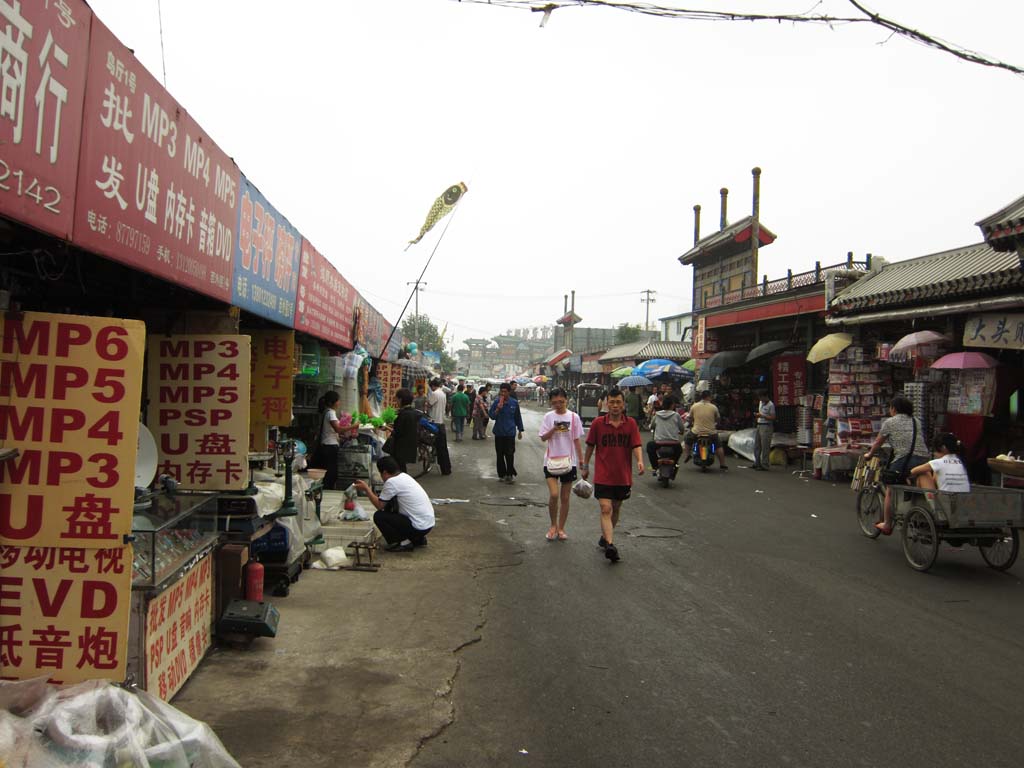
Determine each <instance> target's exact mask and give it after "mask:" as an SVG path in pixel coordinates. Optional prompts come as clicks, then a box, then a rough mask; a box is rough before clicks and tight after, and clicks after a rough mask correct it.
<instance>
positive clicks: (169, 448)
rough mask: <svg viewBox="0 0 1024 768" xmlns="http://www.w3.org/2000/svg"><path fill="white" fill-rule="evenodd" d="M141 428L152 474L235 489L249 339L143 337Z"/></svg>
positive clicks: (201, 487) (241, 478)
mask: <svg viewBox="0 0 1024 768" xmlns="http://www.w3.org/2000/svg"><path fill="white" fill-rule="evenodd" d="M148 362H149V372H148V390H149V407H148V409H147V411H146V425H147V426H148V427H149V430H150V431H151V432H152V433H153V438H154V439H155V440H156V447H157V454H158V456H159V463H158V466H157V473H158V474H166V475H170V476H171V477H173V478H175V479H176V480H177V481H178V482H179V483H180V485H181V487H182V488H185V489H189V490H198V491H236V490H241V489H243V488H245V486H246V484H247V483H248V480H249V465H248V452H249V451H248V448H249V380H250V370H249V337H248V336H235V335H230V336H228V335H212V334H211V335H207V334H204V335H197V336H166V337H161V338H155V339H150V341H149V358H148Z"/></svg>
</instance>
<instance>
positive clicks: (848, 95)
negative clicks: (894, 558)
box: [90, 0, 1024, 342]
mask: <svg viewBox="0 0 1024 768" xmlns="http://www.w3.org/2000/svg"><path fill="white" fill-rule="evenodd" d="M662 4H665V5H671V4H674V3H673V0H665V2H663V3H662ZM677 4H682V3H677ZM90 5H91V6H92V8H93V10H94V11H95V12H96V14H97V15H98V16H99V18H100V19H101V20H102V21H103V22H104V23H105V24H107V26H109V27H110V28H111V29H112V31H113V32H114V33H115V34H116V35H117V36H118V37H119V38H120V39H121V40H122V41H123V42H124V43H125V44H126V45H127V46H128V47H130V48H133V49H134V50H135V54H136V56H137V57H138V58H139V59H140V61H141V62H142V63H143V64H144V65H145V66H146V67H147V68H148V69H149V70H150V71H151V72H153V73H154V74H155V75H156V76H157V79H160V78H161V59H160V38H159V29H158V16H157V0H90ZM685 5H688V6H692V7H708V8H717V9H722V8H726V9H741V10H742V9H754V8H756V9H758V10H761V11H765V10H767V9H771V10H775V11H789V12H799V11H804V10H807V8H808V7H810V6H811V5H812V3H811V2H809V0H759V1H758V2H754V1H753V0H748V1H744V0H689V2H687V3H686V4H685ZM872 7H873V8H874V9H875V10H877V11H878V12H880V13H883V14H885V15H888V16H889V17H892V18H895V19H898V20H900V21H902V22H904V23H906V24H908V25H910V26H915V27H917V28H920V29H922V30H925V31H927V32H929V33H931V34H933V35H935V36H939V37H944V38H947V39H950V40H953V41H955V42H957V43H960V44H962V45H965V46H967V47H969V48H973V49H975V50H980V51H982V52H985V53H987V54H990V55H992V56H995V57H997V58H1002V59H1005V60H1009V61H1011V62H1013V63H1015V64H1017V65H1024V50H1022V48H1021V46H1020V44H1019V40H1020V33H1021V30H1022V29H1024V3H1022V2H1019V0H971V2H957V3H953V2H944V1H937V0H873V6H872ZM820 10H822V11H823V12H828V11H832V12H835V13H837V14H844V15H848V14H849V13H850V11H851V10H852V9H851V8H850V6H848V4H847V3H846V2H845V1H844V0H826V2H824V3H823V4H822V5H821V8H820ZM539 16H540V15H539V14H536V13H529V12H525V11H517V10H509V9H503V8H498V7H486V6H481V5H467V4H464V3H463V4H460V3H456V2H452V1H451V0H360V1H358V2H357V1H356V0H335V1H333V2H327V1H326V0H323V1H320V2H314V1H313V0H292V2H288V3H282V2H279V1H276V2H272V1H271V0H247V2H244V3H227V2H210V0H163V30H164V46H165V52H166V65H167V87H168V90H169V91H170V92H171V93H172V94H173V95H174V97H175V98H176V99H178V101H179V102H180V103H181V104H182V105H183V106H184V107H185V108H186V109H187V110H188V111H189V112H190V113H191V114H192V115H193V116H194V117H195V118H196V119H197V120H198V122H199V123H200V125H202V126H203V127H204V128H205V129H206V130H207V131H208V132H209V133H210V134H211V136H212V137H213V138H214V139H215V140H216V141H217V143H218V144H219V145H220V146H221V148H222V149H223V150H224V151H225V152H226V153H227V154H228V155H230V156H232V157H233V158H234V159H235V161H236V162H237V163H238V165H239V167H240V168H241V169H242V171H243V173H245V174H246V176H247V177H248V178H249V179H250V180H251V181H253V182H254V183H255V184H256V185H257V186H258V187H259V188H260V190H261V191H262V192H263V193H264V194H265V195H266V196H267V198H268V199H269V200H270V201H271V203H273V204H274V205H275V207H277V209H278V210H280V211H281V213H282V214H284V215H285V216H287V217H288V218H289V219H290V221H291V222H292V223H293V224H294V225H295V226H296V227H298V229H299V230H300V231H301V232H302V233H303V234H304V235H305V236H306V237H307V238H309V239H310V240H311V241H312V242H313V243H314V245H315V246H316V247H317V248H318V249H319V250H320V251H321V252H322V253H323V254H324V255H326V256H327V257H328V258H329V259H330V260H331V261H332V262H333V263H334V264H335V265H336V266H337V267H338V268H339V269H340V270H341V272H342V273H343V274H344V275H345V276H346V277H347V278H348V279H349V280H350V281H351V282H352V283H353V284H354V285H355V286H356V287H357V288H358V289H359V290H360V291H361V292H363V294H364V295H365V296H367V298H368V299H369V300H370V301H371V302H372V303H373V304H374V305H375V306H376V307H377V308H378V309H379V310H381V311H382V312H383V313H384V314H385V315H386V316H387V317H388V319H389V320H391V321H392V322H394V321H395V320H396V319H397V317H398V314H399V312H400V310H401V307H402V305H403V304H404V302H405V299H406V297H407V296H408V292H409V289H408V288H407V287H406V285H405V284H406V282H407V281H412V280H415V278H416V277H417V275H418V274H419V271H420V269H421V268H422V266H423V264H424V262H425V260H426V258H427V256H429V254H430V250H431V248H432V247H433V245H434V243H435V242H436V240H437V236H438V234H439V233H440V231H441V228H442V226H443V224H442V225H439V226H438V227H437V228H435V230H434V231H433V232H432V233H431V234H429V235H427V236H426V237H425V238H424V240H423V242H422V243H421V244H419V245H418V246H414V247H413V248H411V249H409V251H407V252H403V248H404V246H405V243H406V241H407V240H409V239H411V238H412V237H413V236H415V234H416V233H417V232H418V230H419V227H420V224H421V223H422V221H423V218H424V216H425V214H426V211H427V209H428V208H429V206H430V204H431V203H432V202H433V200H434V198H435V197H437V195H439V194H440V193H441V192H442V191H443V190H444V189H445V187H447V186H448V185H450V184H453V183H455V182H456V181H460V180H462V181H465V182H466V183H467V184H468V185H469V193H468V194H467V195H466V197H465V198H464V199H463V202H462V203H461V205H460V206H459V209H458V213H457V215H456V216H455V219H454V221H453V222H452V224H451V228H450V229H449V231H448V233H447V235H446V236H445V238H444V241H443V242H442V243H441V246H440V248H439V249H438V252H437V255H436V257H435V259H434V262H433V264H432V265H431V267H430V269H429V271H428V272H427V275H426V277H425V278H424V279H425V281H426V283H427V287H426V289H425V291H424V292H423V293H422V294H421V297H420V310H421V312H424V313H425V314H428V315H430V316H431V318H433V319H434V320H435V321H436V322H437V323H438V325H439V326H443V325H444V324H445V323H447V325H448V330H449V338H453V340H454V341H456V342H457V341H460V340H461V339H463V338H466V337H470V336H491V335H494V334H496V333H500V332H503V331H504V330H506V329H508V328H513V327H526V326H532V325H541V324H545V325H549V324H551V323H552V322H553V321H554V320H555V319H556V318H557V317H558V316H559V315H560V314H561V310H562V298H561V297H562V295H563V294H564V293H568V292H569V290H570V289H576V292H577V303H576V310H577V313H578V314H580V315H581V316H582V317H583V319H584V323H583V324H584V325H587V326H602V327H608V326H613V325H617V324H618V323H621V322H643V319H644V305H643V304H642V303H641V302H640V293H639V292H640V291H641V289H644V288H654V289H656V290H657V291H658V295H657V303H656V304H654V305H653V307H652V318H653V317H657V316H661V315H668V314H673V313H676V312H679V311H682V310H684V309H688V308H689V303H690V291H691V270H690V268H684V267H683V266H681V265H680V264H679V263H678V262H677V261H676V258H677V257H678V256H679V255H680V254H681V253H683V252H684V251H685V250H687V249H688V248H689V247H690V245H691V244H692V233H693V218H692V207H693V205H694V204H695V203H700V204H701V205H702V206H703V209H704V210H703V216H702V234H705V235H706V234H710V233H711V232H712V231H713V230H714V229H715V228H717V226H718V190H719V188H720V187H722V186H726V187H729V189H730V191H731V195H730V205H729V218H730V220H735V219H737V218H739V217H741V216H744V215H747V214H748V213H749V212H750V202H751V201H750V184H751V181H750V169H751V168H752V167H753V166H754V165H759V166H761V167H762V168H763V171H764V175H763V176H762V183H761V192H762V199H761V219H762V222H763V223H764V224H765V225H766V226H767V227H769V228H770V229H771V230H772V231H773V232H775V233H776V234H777V235H778V240H777V241H776V242H775V243H774V244H773V245H772V246H770V247H768V248H765V249H764V250H763V251H762V252H761V259H760V261H761V270H762V272H764V273H767V274H768V277H769V279H772V278H775V277H780V276H783V275H785V272H786V269H787V268H792V269H793V270H794V271H802V270H805V269H810V268H813V265H814V262H815V261H816V260H820V261H821V262H822V263H823V264H831V263H834V262H838V261H841V260H842V259H843V258H845V254H846V252H847V251H849V250H852V251H854V252H855V253H856V254H857V257H858V258H861V257H862V256H863V254H864V253H865V252H871V253H874V254H877V255H882V256H885V257H886V258H888V259H890V260H898V259H904V258H910V257H913V256H918V255H922V254H925V253H930V252H933V251H937V250H944V249H946V248H953V247H957V246H960V245H965V244H968V243H972V242H977V241H978V240H980V235H979V233H978V230H977V228H976V227H974V222H975V221H976V220H978V219H979V218H981V217H983V216H985V215H987V214H989V213H991V212H993V211H994V210H996V209H998V208H1000V207H1002V206H1003V205H1005V204H1006V203H1008V202H1010V201H1011V200H1012V199H1014V198H1016V197H1019V196H1020V195H1021V194H1024V188H1022V186H1024V185H1022V182H1021V170H1022V161H1021V159H1020V158H1019V157H1018V156H1017V155H1018V153H1017V149H1018V148H1019V145H1020V133H1021V129H1022V125H1024V120H1022V117H1024V78H1018V77H1015V76H1013V75H1011V74H1009V73H1006V72H1002V71H998V70H994V69H987V68H983V67H979V66H977V65H972V64H967V63H964V62H961V61H958V60H956V59H954V58H952V57H950V56H948V55H946V54H942V53H939V52H936V51H933V50H930V49H927V48H924V47H922V46H919V45H915V44H913V43H911V42H909V41H906V40H902V39H897V38H893V39H891V40H889V41H888V42H885V40H886V35H885V33H884V32H883V31H882V30H881V29H878V28H874V27H871V26H868V25H863V26H856V27H854V26H850V27H842V28H838V29H834V30H830V29H828V28H826V27H813V26H810V25H797V26H793V25H778V24H773V23H759V24H751V23H739V22H729V23H710V22H692V21H677V20H668V19H655V18H648V17H642V16H637V15H634V14H629V13H624V12H621V11H614V10H610V9H600V8H597V9H587V8H564V9H560V10H558V11H557V12H555V13H554V14H553V16H552V18H551V20H550V22H549V23H548V25H547V27H546V28H544V29H540V28H538V24H539V21H540V18H539ZM883 42H884V43H885V44H884V45H883V44H882V43H883ZM410 311H411V310H410Z"/></svg>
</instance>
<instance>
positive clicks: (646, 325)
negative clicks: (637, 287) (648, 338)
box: [640, 288, 657, 331]
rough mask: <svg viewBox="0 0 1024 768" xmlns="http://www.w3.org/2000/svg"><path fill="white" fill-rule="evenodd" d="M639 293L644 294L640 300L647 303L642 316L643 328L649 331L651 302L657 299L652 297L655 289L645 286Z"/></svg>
mask: <svg viewBox="0 0 1024 768" xmlns="http://www.w3.org/2000/svg"><path fill="white" fill-rule="evenodd" d="M640 293H643V294H646V295H645V296H644V297H643V298H642V299H640V301H641V302H642V303H644V304H646V305H647V312H646V314H645V316H644V330H645V331H649V330H651V304H653V303H654V302H656V301H657V299H656V298H654V294H656V293H657V291H652V290H651V289H650V288H645V289H644V290H642V291H640Z"/></svg>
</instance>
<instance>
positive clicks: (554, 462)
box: [546, 456, 572, 477]
mask: <svg viewBox="0 0 1024 768" xmlns="http://www.w3.org/2000/svg"><path fill="white" fill-rule="evenodd" d="M546 466H547V468H548V474H549V475H554V476H555V477H558V476H559V475H564V474H567V473H568V472H569V471H570V470H571V469H572V456H549V457H548V462H547V465H546Z"/></svg>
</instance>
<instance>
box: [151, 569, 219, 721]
mask: <svg viewBox="0 0 1024 768" xmlns="http://www.w3.org/2000/svg"><path fill="white" fill-rule="evenodd" d="M212 561H213V558H212V556H211V555H206V556H205V557H204V558H203V559H202V560H200V561H199V562H198V563H196V565H195V567H193V568H192V570H190V571H189V572H188V573H186V574H185V575H184V576H182V577H181V578H180V579H179V580H178V581H177V582H175V583H174V584H173V585H171V586H170V587H168V588H167V589H165V590H164V591H163V592H162V593H160V594H159V595H157V596H156V597H154V598H153V599H152V600H150V601H149V607H148V608H147V610H146V690H147V691H149V692H150V693H151V694H153V695H154V696H159V697H160V698H161V699H163V700H164V701H170V700H171V697H173V696H174V694H175V693H177V692H178V690H179V689H180V688H181V686H183V685H184V684H185V681H186V680H188V678H189V675H191V674H192V672H193V670H195V668H196V667H197V666H199V662H200V661H202V659H203V655H204V654H205V653H206V649H207V648H209V647H210V626H211V624H212V618H213V565H212Z"/></svg>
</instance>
